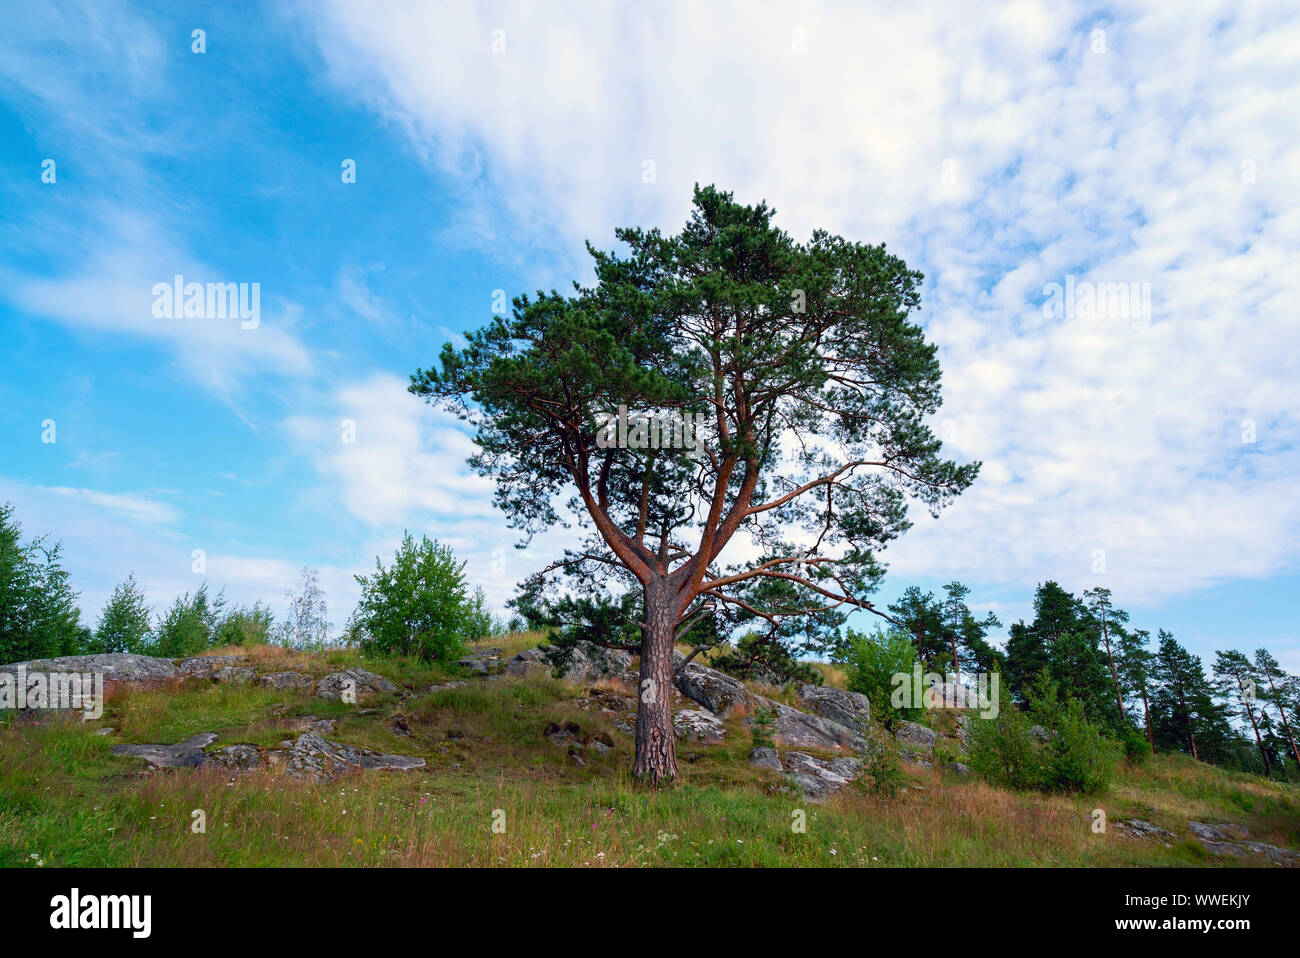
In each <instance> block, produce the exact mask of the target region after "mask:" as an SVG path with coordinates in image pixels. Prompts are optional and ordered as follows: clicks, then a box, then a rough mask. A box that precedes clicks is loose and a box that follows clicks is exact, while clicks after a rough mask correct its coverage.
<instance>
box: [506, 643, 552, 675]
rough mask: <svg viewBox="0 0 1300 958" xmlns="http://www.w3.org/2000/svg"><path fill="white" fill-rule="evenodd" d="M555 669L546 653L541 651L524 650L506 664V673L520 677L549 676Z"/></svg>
mask: <svg viewBox="0 0 1300 958" xmlns="http://www.w3.org/2000/svg"><path fill="white" fill-rule="evenodd" d="M553 668H554V667H553V666H552V665H551V663H550V661H549V660H548V659H547V658H546V653H545V652H543V651H542V650H541V649H524V651H522V652H520V653H519V654H518V655H516V656H515V657H514V658H513V659H511V660H510V661H509V662H507V663H506V673H507V674H509V675H518V676H525V675H532V674H534V673H539V674H548V675H549V674H550V673H551V672H552V671H553Z"/></svg>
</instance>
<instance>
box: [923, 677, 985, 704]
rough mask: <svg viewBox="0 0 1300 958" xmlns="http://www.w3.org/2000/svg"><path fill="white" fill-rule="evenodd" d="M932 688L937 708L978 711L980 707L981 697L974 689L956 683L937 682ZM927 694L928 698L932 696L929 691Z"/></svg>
mask: <svg viewBox="0 0 1300 958" xmlns="http://www.w3.org/2000/svg"><path fill="white" fill-rule="evenodd" d="M931 688H932V689H933V690H934V697H935V699H937V701H936V702H935V707H937V708H955V709H977V708H979V707H980V698H979V695H977V694H976V692H975V690H974V689H968V688H966V686H964V685H958V684H957V683H956V682H935V683H934V685H933V686H931ZM926 694H927V696H928V695H929V694H930V693H929V690H927V692H926ZM927 701H928V699H927Z"/></svg>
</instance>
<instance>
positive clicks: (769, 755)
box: [749, 745, 783, 772]
mask: <svg viewBox="0 0 1300 958" xmlns="http://www.w3.org/2000/svg"><path fill="white" fill-rule="evenodd" d="M749 764H750V765H752V766H754V767H755V768H770V769H772V770H773V771H774V772H780V771H783V769H782V768H781V758H780V756H779V755H777V752H776V749H774V748H770V747H768V746H765V745H764V746H759V747H758V748H756V749H754V750H753V751H752V752H750V753H749Z"/></svg>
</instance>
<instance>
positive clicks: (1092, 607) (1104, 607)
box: [1083, 586, 1128, 719]
mask: <svg viewBox="0 0 1300 958" xmlns="http://www.w3.org/2000/svg"><path fill="white" fill-rule="evenodd" d="M1083 598H1084V603H1085V605H1086V606H1087V609H1088V614H1089V615H1090V616H1091V617H1092V619H1093V622H1094V624H1095V626H1096V628H1097V629H1098V630H1099V631H1100V633H1101V641H1102V646H1103V647H1104V648H1105V650H1106V663H1107V665H1109V666H1110V677H1111V680H1112V681H1113V682H1114V683H1115V702H1116V704H1117V705H1118V706H1119V714H1120V718H1121V719H1127V718H1128V713H1127V712H1125V710H1124V688H1123V686H1122V685H1121V684H1120V680H1119V669H1118V668H1116V665H1115V653H1114V652H1113V651H1112V649H1111V642H1112V640H1116V641H1118V637H1119V635H1120V634H1122V633H1123V631H1124V628H1123V627H1124V623H1125V622H1127V621H1128V613H1127V612H1125V611H1124V610H1123V609H1117V608H1115V607H1114V605H1113V604H1112V603H1111V600H1110V589H1103V588H1101V587H1100V586H1099V587H1097V588H1094V589H1088V590H1087V591H1086V592H1084V593H1083Z"/></svg>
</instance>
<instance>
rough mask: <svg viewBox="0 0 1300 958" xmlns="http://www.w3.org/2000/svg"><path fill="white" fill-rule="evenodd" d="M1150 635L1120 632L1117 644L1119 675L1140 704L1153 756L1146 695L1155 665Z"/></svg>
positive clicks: (1137, 631)
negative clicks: (1150, 647)
mask: <svg viewBox="0 0 1300 958" xmlns="http://www.w3.org/2000/svg"><path fill="white" fill-rule="evenodd" d="M1150 639H1151V633H1150V632H1148V631H1147V630H1146V629H1133V630H1132V631H1131V632H1129V631H1125V632H1121V633H1120V634H1119V637H1118V644H1119V656H1118V664H1119V674H1120V680H1121V681H1122V682H1123V683H1124V686H1125V688H1126V690H1127V691H1130V692H1132V694H1133V695H1135V696H1137V697H1138V698H1139V699H1140V700H1141V702H1142V722H1143V724H1144V725H1145V726H1146V730H1147V745H1148V746H1149V747H1150V749H1151V754H1153V755H1154V754H1155V751H1156V740H1155V736H1154V735H1153V734H1152V731H1151V704H1150V702H1149V700H1148V697H1147V696H1148V693H1149V691H1150V686H1151V673H1152V669H1153V667H1154V665H1155V655H1153V654H1152V652H1151V650H1150V649H1148V648H1147V643H1148V642H1149V641H1150Z"/></svg>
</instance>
